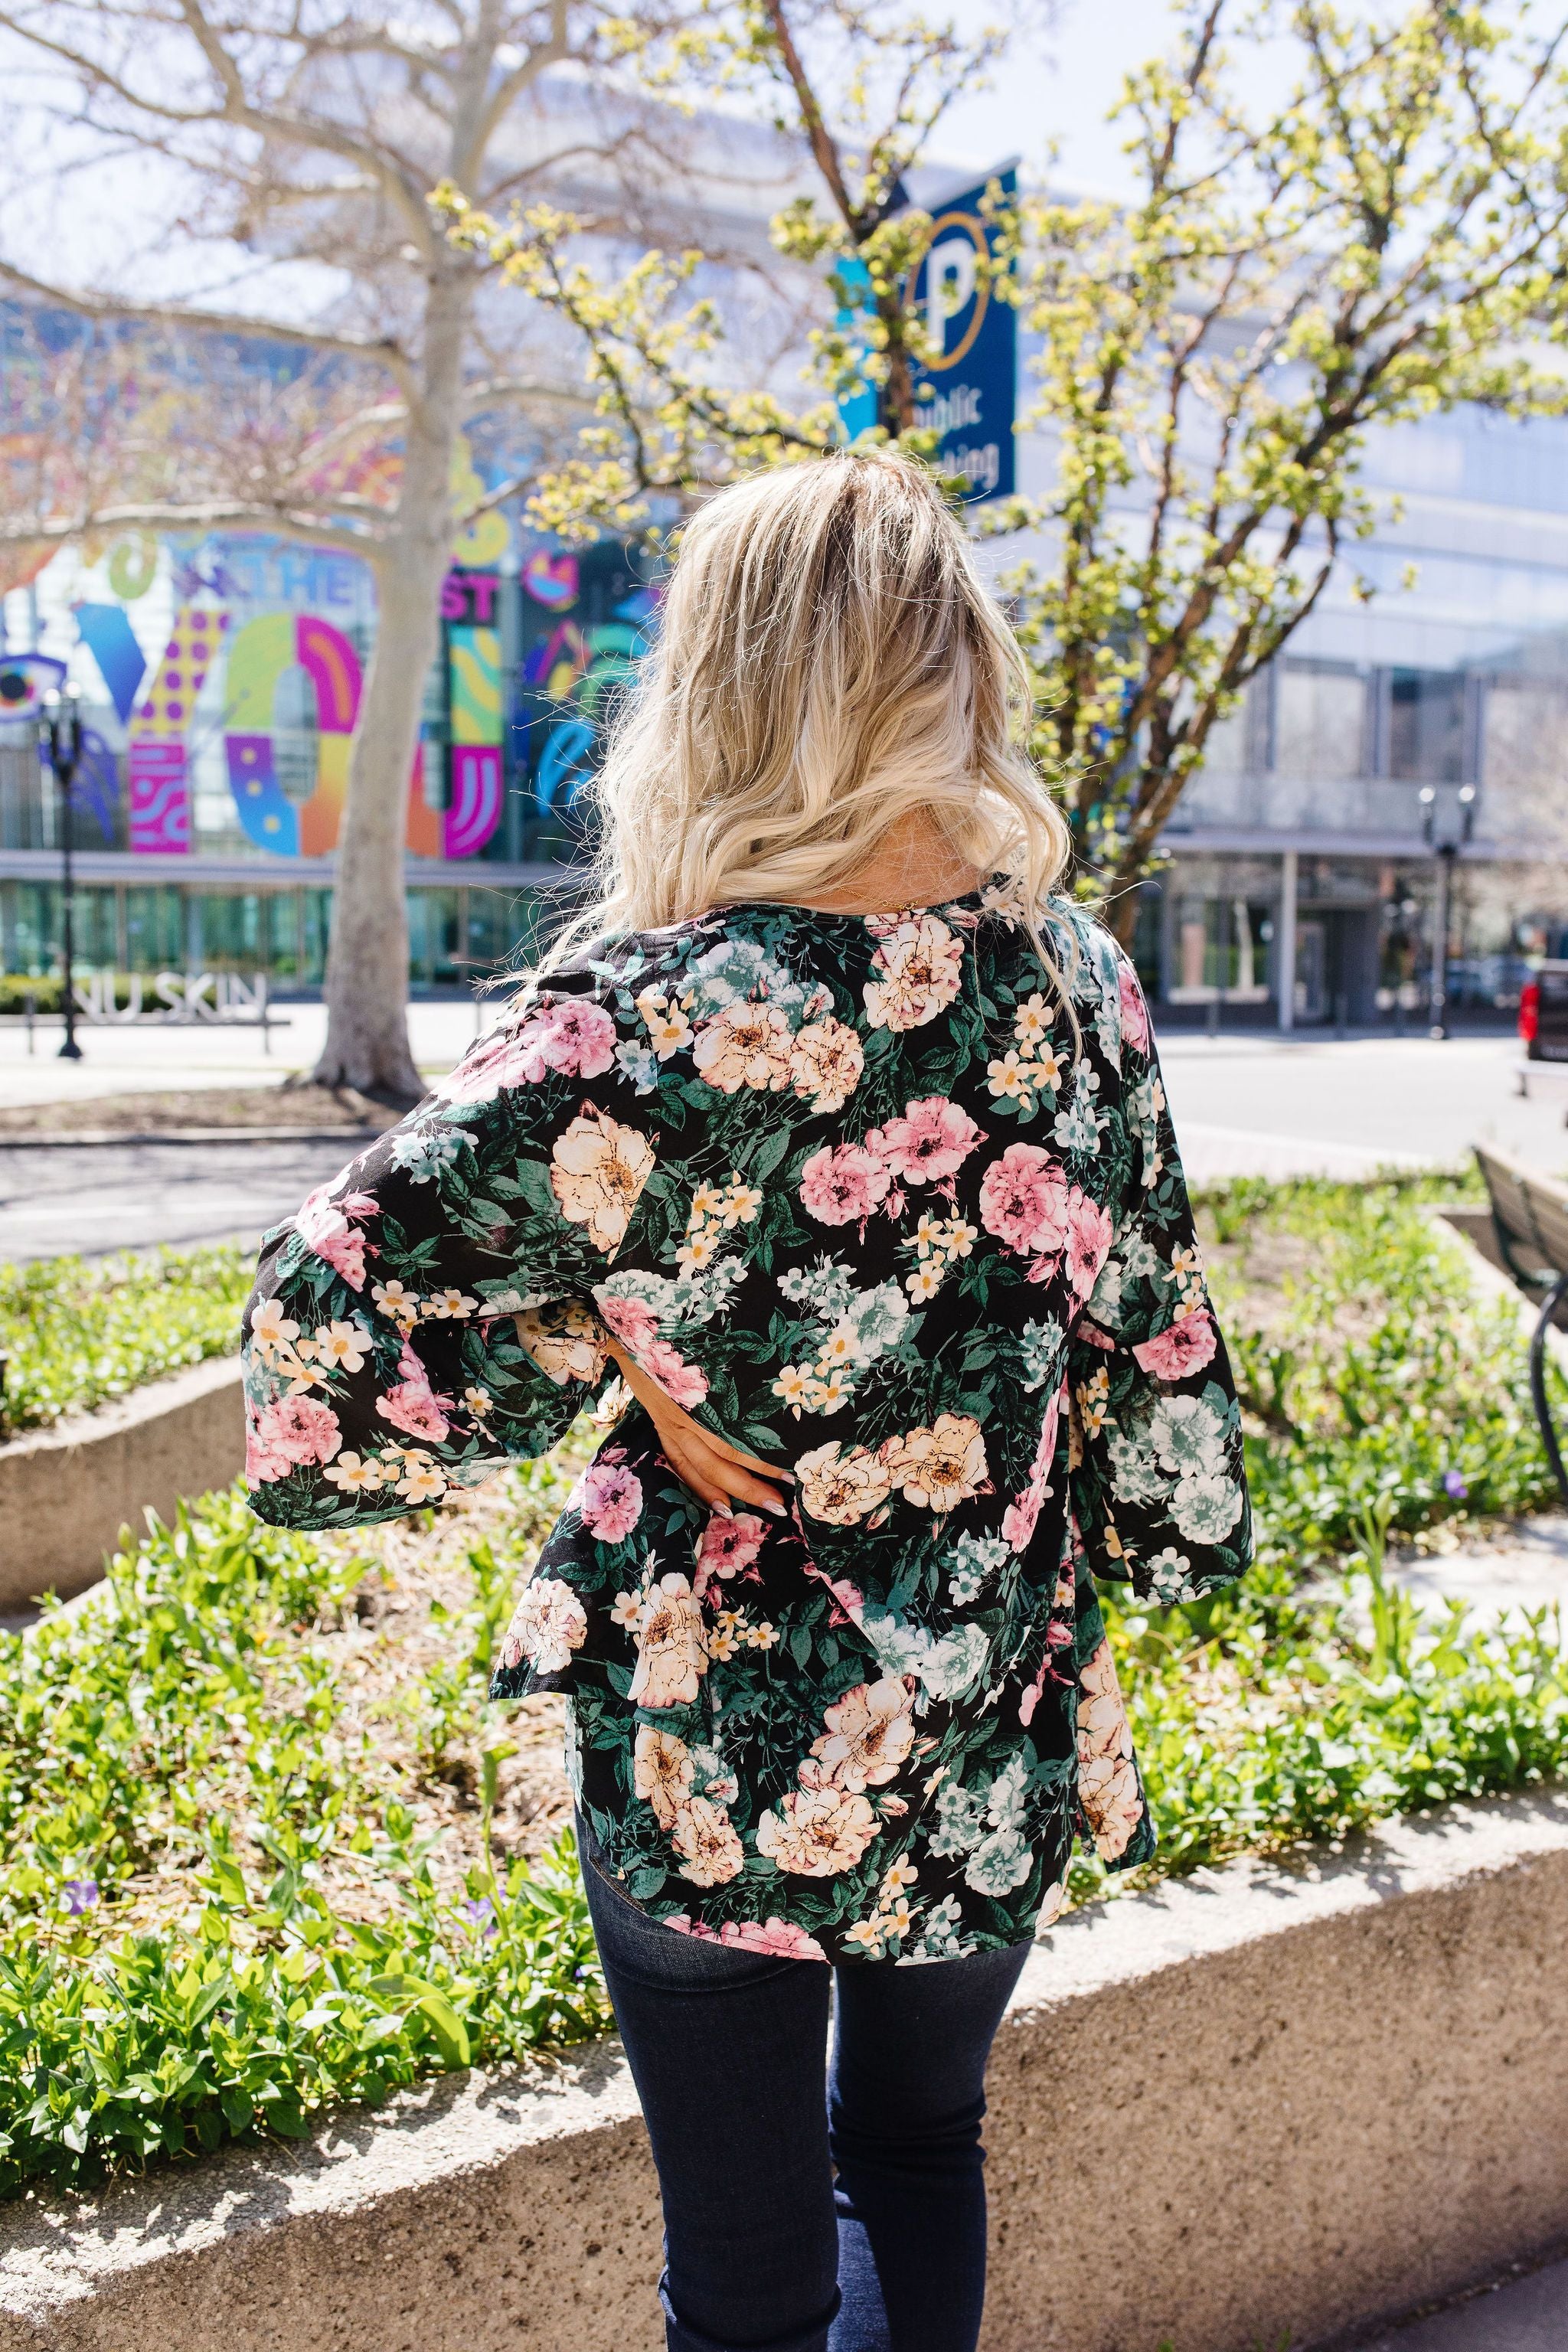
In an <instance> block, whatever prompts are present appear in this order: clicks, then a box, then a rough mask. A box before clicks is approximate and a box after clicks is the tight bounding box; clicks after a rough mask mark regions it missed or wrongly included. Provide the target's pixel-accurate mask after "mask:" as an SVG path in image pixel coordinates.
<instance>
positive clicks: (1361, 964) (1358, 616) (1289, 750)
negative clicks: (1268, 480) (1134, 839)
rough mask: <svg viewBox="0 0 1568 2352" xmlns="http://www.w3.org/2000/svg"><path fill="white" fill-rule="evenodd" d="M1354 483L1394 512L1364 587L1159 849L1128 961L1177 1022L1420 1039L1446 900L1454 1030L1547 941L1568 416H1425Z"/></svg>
mask: <svg viewBox="0 0 1568 2352" xmlns="http://www.w3.org/2000/svg"><path fill="white" fill-rule="evenodd" d="M1367 479H1368V483H1369V486H1370V487H1371V488H1373V489H1374V490H1376V491H1378V492H1380V493H1397V496H1398V505H1399V511H1398V513H1397V519H1394V520H1385V521H1384V522H1383V523H1381V524H1380V526H1379V529H1378V531H1377V535H1376V537H1375V538H1374V539H1373V541H1370V542H1368V543H1366V544H1364V545H1363V546H1361V547H1358V549H1357V551H1356V556H1355V563H1354V571H1355V573H1356V574H1357V575H1358V576H1359V577H1360V578H1361V579H1363V580H1364V581H1366V582H1368V583H1370V584H1372V585H1373V588H1374V589H1375V590H1376V593H1374V595H1373V598H1372V600H1371V601H1370V603H1369V602H1365V601H1360V600H1358V599H1357V598H1356V597H1355V596H1354V595H1353V594H1352V589H1351V571H1350V568H1349V567H1346V570H1345V572H1344V573H1343V575H1342V578H1341V579H1340V580H1337V581H1336V582H1335V583H1332V585H1331V589H1330V591H1329V593H1327V594H1326V595H1325V597H1324V598H1323V600H1322V603H1321V604H1320V606H1319V608H1318V610H1317V611H1316V612H1315V613H1314V614H1313V615H1312V616H1311V618H1310V620H1309V621H1308V622H1307V623H1306V624H1305V625H1303V626H1302V628H1301V629H1300V631H1299V632H1298V634H1297V635H1296V636H1295V637H1294V638H1292V639H1291V640H1290V642H1289V646H1288V648H1287V650H1286V651H1285V653H1284V655H1283V656H1282V657H1281V658H1280V659H1279V660H1278V661H1277V662H1276V663H1275V664H1274V665H1273V666H1272V667H1271V668H1270V669H1269V670H1268V671H1267V672H1266V673H1264V674H1263V675H1262V676H1261V677H1259V678H1258V679H1257V680H1256V681H1255V682H1254V684H1253V685H1252V687H1251V688H1249V689H1248V692H1247V698H1246V702H1245V705H1244V707H1243V709H1242V710H1241V711H1240V712H1239V713H1238V714H1237V716H1236V717H1235V718H1234V719H1230V720H1228V721H1227V722H1226V724H1225V726H1224V727H1223V728H1221V729H1219V730H1216V734H1215V738H1214V739H1212V743H1211V750H1210V753H1209V757H1208V759H1207V761H1206V763H1205V767H1204V770H1203V772H1201V774H1200V775H1198V776H1197V777H1196V778H1195V779H1194V782H1193V783H1192V784H1191V785H1190V786H1189V788H1188V790H1187V792H1186V793H1185V795H1184V800H1183V802H1182V804H1181V806H1180V808H1179V810H1178V812H1177V814H1176V817H1175V821H1174V823H1173V824H1172V825H1171V827H1170V828H1169V830H1168V832H1167V834H1166V835H1165V847H1166V849H1167V851H1168V852H1169V863H1168V865H1167V866H1166V867H1165V869H1164V871H1163V874H1162V875H1161V877H1159V881H1158V884H1157V886H1156V887H1155V888H1154V889H1153V890H1152V891H1151V892H1149V893H1148V894H1147V903H1146V904H1145V906H1144V908H1142V924H1141V931H1142V942H1141V944H1142V960H1143V961H1145V963H1146V964H1147V965H1148V966H1149V967H1150V976H1151V978H1152V979H1154V980H1155V982H1156V983H1157V987H1158V992H1159V994H1160V996H1161V998H1162V999H1163V1001H1164V1002H1165V1003H1167V1004H1168V1005H1171V1006H1173V1007H1179V1006H1183V1005H1187V1006H1198V1007H1202V1008H1204V1011H1205V1017H1212V1015H1211V1014H1210V1013H1209V1011H1208V1009H1209V1008H1210V1007H1217V1008H1218V1009H1219V1011H1220V1013H1221V1014H1222V1015H1223V1017H1224V1018H1226V1020H1246V1019H1248V1018H1251V1019H1254V1020H1268V1021H1271V1022H1272V1021H1275V1020H1278V1021H1279V1022H1280V1023H1283V1024H1320V1023H1328V1022H1336V1021H1338V1022H1351V1023H1355V1024H1363V1023H1366V1022H1372V1021H1379V1020H1381V1021H1384V1022H1386V1023H1389V1024H1396V1023H1399V1022H1402V1021H1406V1020H1408V1021H1412V1022H1417V1021H1423V1020H1424V1017H1425V1011H1426V1004H1427V1003H1428V998H1429V992H1430V990H1431V986H1432V981H1433V977H1434V972H1433V955H1434V939H1435V925H1436V922H1437V921H1438V920H1439V919H1440V909H1439V905H1438V900H1439V898H1440V896H1443V895H1446V896H1447V902H1448V903H1447V971H1446V982H1447V993H1448V996H1449V998H1450V1000H1451V1002H1452V1003H1454V1004H1455V1006H1456V1007H1457V1008H1458V1010H1459V1013H1460V1015H1461V1017H1463V1014H1464V1013H1465V1012H1466V1011H1467V1010H1468V1011H1469V1012H1470V1013H1472V1014H1479V1013H1486V1012H1491V1013H1494V1014H1495V1013H1499V1012H1501V1011H1503V1010H1505V1009H1507V1008H1510V1007H1511V1006H1512V1005H1514V1004H1516V1003H1517V1002H1518V994H1519V988H1520V984H1521V979H1522V977H1523V973H1524V971H1525V970H1526V968H1527V965H1526V959H1527V958H1529V957H1531V956H1537V955H1539V954H1541V953H1542V952H1543V951H1545V950H1547V949H1548V948H1555V947H1556V946H1557V945H1558V944H1559V943H1560V940H1561V934H1562V932H1563V926H1564V922H1565V920H1568V424H1564V423H1563V422H1561V421H1559V420H1556V419H1552V420H1541V421H1532V422H1531V423H1529V424H1521V423H1516V422H1514V421H1512V420H1510V419H1507V418H1502V417H1495V416H1492V415H1484V414H1480V413H1478V412H1475V411H1459V412H1458V413H1456V414H1454V415H1448V416H1438V417H1434V418H1432V419H1430V420H1429V421H1426V422H1423V423H1422V424H1420V425H1409V426H1404V427H1400V428H1398V429H1396V430H1391V431H1388V432H1385V433H1384V434H1382V435H1380V436H1377V437H1376V439H1375V440H1374V441H1373V444H1372V446H1371V449H1370V451H1369V460H1368V466H1367ZM1446 852H1447V855H1445V853H1446ZM1445 866H1447V869H1448V872H1447V889H1446V891H1445V889H1444V883H1443V876H1442V869H1443V868H1444V867H1445Z"/></svg>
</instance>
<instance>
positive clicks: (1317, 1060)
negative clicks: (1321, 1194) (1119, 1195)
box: [1161, 1034, 1568, 1181]
mask: <svg viewBox="0 0 1568 2352" xmlns="http://www.w3.org/2000/svg"><path fill="white" fill-rule="evenodd" d="M1161 1054H1162V1059H1163V1066H1164V1072H1165V1084H1166V1088H1167V1091H1168V1092H1169V1095H1170V1098H1171V1108H1172V1111H1173V1115H1174V1118H1175V1121H1176V1134H1177V1138H1178V1140H1179V1141H1180V1143H1181V1146H1182V1154H1183V1158H1184V1160H1185V1161H1186V1163H1187V1167H1188V1171H1189V1173H1190V1174H1191V1175H1192V1176H1193V1178H1194V1180H1195V1181H1212V1180H1214V1179H1215V1178H1218V1177H1222V1176H1229V1175H1251V1174H1256V1175H1260V1176H1288V1175H1295V1174H1305V1173H1308V1172H1310V1171H1321V1172H1322V1173H1324V1174H1325V1175H1336V1176H1352V1177H1353V1176H1358V1175H1368V1174H1370V1173H1371V1172H1372V1171H1373V1169H1374V1168H1376V1167H1378V1166H1379V1165H1380V1164H1381V1165H1393V1166H1395V1167H1397V1166H1402V1165H1404V1166H1408V1165H1411V1164H1412V1163H1418V1162H1423V1161H1425V1162H1427V1163H1436V1164H1439V1165H1448V1166H1451V1165H1453V1164H1455V1163H1456V1162H1458V1161H1459V1160H1463V1159H1464V1158H1465V1156H1466V1154H1467V1153H1468V1150H1469V1148H1470V1146H1471V1144H1473V1143H1485V1142H1491V1143H1495V1144H1497V1145H1499V1146H1500V1148H1501V1149H1502V1150H1507V1151H1512V1152H1516V1153H1517V1154H1519V1156H1520V1157H1521V1158H1522V1159H1525V1160H1531V1161H1532V1162H1533V1163H1534V1164H1535V1165H1536V1166H1538V1167H1542V1168H1547V1169H1551V1170H1553V1171H1561V1170H1563V1168H1565V1167H1568V1133H1565V1132H1564V1129H1563V1113H1564V1111H1565V1110H1568V1068H1565V1069H1564V1072H1563V1075H1561V1076H1556V1075H1552V1074H1551V1073H1542V1072H1541V1071H1540V1070H1539V1069H1538V1070H1537V1072H1536V1073H1535V1075H1534V1076H1532V1079H1531V1093H1530V1095H1529V1097H1521V1095H1520V1093H1519V1079H1518V1070H1519V1060H1520V1049H1519V1046H1518V1045H1517V1044H1516V1043H1515V1041H1514V1040H1513V1039H1512V1038H1510V1037H1462V1038H1453V1039H1450V1040H1449V1041H1448V1042H1447V1044H1443V1043H1440V1042H1437V1041H1436V1040H1433V1039H1430V1038H1426V1037H1419V1038H1417V1037H1411V1038H1392V1037H1373V1038H1364V1039H1363V1038H1352V1039H1348V1040H1345V1041H1343V1042H1340V1041H1336V1040H1334V1039H1331V1038H1325V1039H1323V1040H1321V1042H1320V1041H1317V1040H1284V1039H1280V1038H1278V1037H1268V1036H1257V1037H1235V1038H1231V1037H1219V1038H1213V1039H1211V1038H1206V1037H1197V1036H1193V1035H1190V1034H1186V1035H1184V1034H1175V1035H1173V1036H1170V1037H1167V1038H1165V1039H1164V1040H1163V1041H1162V1045H1161Z"/></svg>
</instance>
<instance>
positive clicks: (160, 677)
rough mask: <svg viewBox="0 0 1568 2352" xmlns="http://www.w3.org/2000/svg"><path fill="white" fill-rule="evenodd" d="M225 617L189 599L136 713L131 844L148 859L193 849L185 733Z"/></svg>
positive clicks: (129, 765)
mask: <svg viewBox="0 0 1568 2352" xmlns="http://www.w3.org/2000/svg"><path fill="white" fill-rule="evenodd" d="M227 617H228V616H227V614H225V613H217V612H213V611H212V610H210V609H209V608H208V607H206V606H205V605H199V604H183V605H182V606H181V607H180V609H179V611H178V613H177V614H175V616H174V629H173V631H172V632H171V634H170V636H169V641H168V644H167V645H166V646H164V648H163V659H162V660H161V661H160V663H159V664H158V667H157V670H156V672H155V673H154V676H153V684H152V687H151V688H150V690H149V692H148V694H147V697H146V698H145V700H144V701H142V702H141V703H139V704H137V705H136V706H135V708H134V709H133V710H132V716H131V740H130V744H129V747H128V750H127V754H126V781H127V784H128V786H129V792H130V803H131V846H132V850H134V851H137V852H139V853H141V854H142V855H143V856H147V855H150V854H153V853H163V854H167V853H169V852H174V853H176V854H178V853H183V852H185V851H188V850H189V848H190V845H191V796H190V789H189V754H188V750H187V744H186V737H187V733H188V730H189V728H190V725H191V721H192V719H194V717H195V703H196V697H197V696H198V695H199V694H200V692H201V690H202V688H203V687H204V686H205V684H206V676H207V671H208V670H209V669H210V667H212V664H213V661H214V659H215V657H216V654H217V650H218V645H219V641H220V639H221V636H222V634H223V630H224V627H225V625H226V621H227Z"/></svg>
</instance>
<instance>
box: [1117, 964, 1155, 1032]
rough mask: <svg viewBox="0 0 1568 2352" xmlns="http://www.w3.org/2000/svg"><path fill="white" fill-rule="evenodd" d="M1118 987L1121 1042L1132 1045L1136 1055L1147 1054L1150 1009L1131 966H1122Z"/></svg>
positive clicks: (1118, 975)
mask: <svg viewBox="0 0 1568 2352" xmlns="http://www.w3.org/2000/svg"><path fill="white" fill-rule="evenodd" d="M1116 985H1117V991H1118V993H1119V994H1120V996H1121V1042H1122V1044H1123V1045H1131V1048H1132V1051H1133V1052H1134V1053H1135V1054H1146V1053H1147V1052H1148V1051H1149V1008H1148V1006H1147V1005H1146V1004H1145V1003H1144V1002H1143V992H1142V989H1141V988H1140V987H1139V985H1138V980H1137V975H1136V974H1135V973H1134V972H1133V971H1132V969H1131V965H1129V964H1123V965H1122V966H1121V971H1119V972H1118V974H1117V981H1116Z"/></svg>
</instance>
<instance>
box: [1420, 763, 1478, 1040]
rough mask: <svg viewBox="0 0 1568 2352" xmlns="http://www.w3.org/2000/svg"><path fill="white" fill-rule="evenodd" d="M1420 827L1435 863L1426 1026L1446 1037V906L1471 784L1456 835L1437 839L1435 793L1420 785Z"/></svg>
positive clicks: (1466, 831) (1469, 815) (1464, 789)
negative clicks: (1430, 971)
mask: <svg viewBox="0 0 1568 2352" xmlns="http://www.w3.org/2000/svg"><path fill="white" fill-rule="evenodd" d="M1420 797H1421V830H1422V833H1423V835H1425V836H1426V846H1427V848H1428V849H1429V850H1431V852H1432V855H1433V859H1434V862H1435V864H1436V882H1437V887H1436V903H1435V905H1434V907H1433V909H1432V977H1431V982H1430V985H1429V987H1428V989H1427V992H1426V996H1427V1008H1428V1016H1429V1020H1430V1024H1431V1025H1430V1027H1429V1029H1428V1031H1427V1034H1428V1036H1432V1037H1443V1038H1446V1037H1447V1035H1448V1034H1449V1030H1448V906H1449V902H1450V900H1451V899H1452V898H1453V892H1454V865H1455V861H1456V860H1457V858H1458V855H1459V852H1460V850H1461V849H1462V848H1463V847H1464V845H1465V844H1466V842H1468V839H1469V837H1470V828H1471V826H1472V825H1473V824H1474V823H1475V815H1476V788H1475V786H1474V784H1461V785H1460V787H1459V830H1458V835H1457V836H1456V835H1447V834H1446V835H1444V836H1443V838H1442V839H1441V840H1439V839H1438V838H1437V794H1436V788H1435V787H1434V786H1433V785H1431V784H1423V785H1422V787H1421V795H1420Z"/></svg>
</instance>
